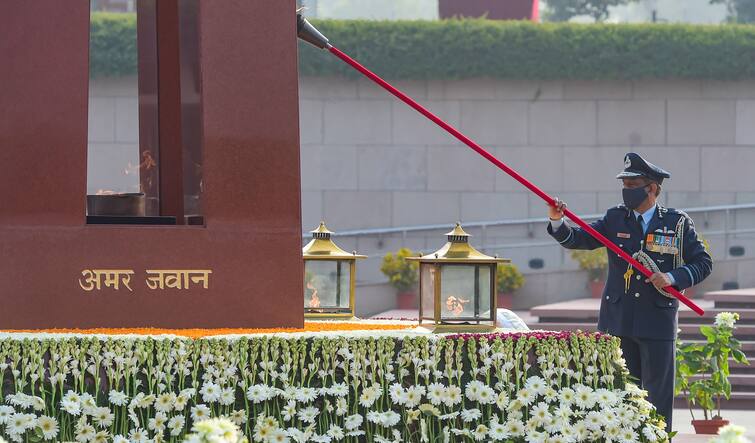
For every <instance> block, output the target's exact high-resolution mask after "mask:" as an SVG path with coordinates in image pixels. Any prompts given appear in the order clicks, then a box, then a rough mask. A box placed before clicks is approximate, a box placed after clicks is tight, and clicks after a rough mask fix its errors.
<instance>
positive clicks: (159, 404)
mask: <svg viewBox="0 0 755 443" xmlns="http://www.w3.org/2000/svg"><path fill="white" fill-rule="evenodd" d="M177 397H178V396H177V395H176V394H175V393H173V392H165V393H163V394H160V395H158V396H157V399H155V410H156V411H159V412H165V413H168V412H170V411H171V410H173V404H174V403H175V402H176V398H177Z"/></svg>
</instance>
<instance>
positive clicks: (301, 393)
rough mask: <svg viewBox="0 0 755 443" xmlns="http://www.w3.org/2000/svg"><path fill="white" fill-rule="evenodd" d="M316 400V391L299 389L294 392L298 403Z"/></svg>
mask: <svg viewBox="0 0 755 443" xmlns="http://www.w3.org/2000/svg"><path fill="white" fill-rule="evenodd" d="M316 398H317V390H316V389H314V388H299V389H297V390H296V401H298V402H299V403H312V402H313V401H315V399H316Z"/></svg>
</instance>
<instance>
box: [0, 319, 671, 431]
mask: <svg viewBox="0 0 755 443" xmlns="http://www.w3.org/2000/svg"><path fill="white" fill-rule="evenodd" d="M0 397H1V398H3V399H4V400H5V403H6V404H5V405H3V406H0V437H1V438H6V439H7V440H9V441H11V442H27V441H35V442H37V441H42V440H45V441H73V440H75V441H78V442H80V443H100V442H103V443H104V442H109V441H112V442H114V443H124V442H127V441H130V442H140V443H144V442H148V441H149V442H152V441H154V442H180V441H184V440H186V439H189V440H190V441H224V440H223V439H222V438H221V437H220V433H221V432H222V434H223V435H224V436H225V437H227V438H229V439H234V438H239V439H240V438H241V435H238V434H234V433H233V431H232V430H230V428H229V427H228V423H227V422H226V421H214V422H210V423H211V424H202V422H204V421H205V420H207V419H210V418H216V417H226V418H227V419H228V420H230V421H231V422H232V423H233V424H235V425H236V426H238V427H239V428H240V431H241V434H243V435H244V436H246V437H247V438H248V439H249V440H250V441H254V442H357V441H375V442H465V441H468V442H471V441H506V442H515V443H520V442H525V441H526V442H546V441H548V442H572V441H588V442H590V441H614V442H637V441H641V442H647V441H667V439H668V436H667V434H666V433H665V432H664V431H663V429H664V427H665V425H664V423H663V421H662V419H661V418H659V416H658V415H657V414H656V413H655V411H654V409H653V407H652V405H651V404H650V403H649V402H647V401H646V400H645V398H644V397H645V392H644V391H642V390H640V389H639V388H637V386H635V385H634V384H632V383H629V382H628V373H627V371H626V369H625V367H624V363H623V360H622V358H621V351H620V347H619V342H618V339H616V338H613V337H610V336H607V335H602V334H592V333H571V332H532V333H516V334H505V333H494V334H468V335H452V336H439V335H419V334H414V335H412V334H405V335H403V336H402V335H399V334H396V333H395V332H391V331H386V332H384V333H380V332H373V331H369V332H366V333H363V335H359V334H356V333H351V334H349V333H339V334H333V335H331V336H312V335H307V334H271V335H258V336H237V337H211V338H201V339H196V340H192V339H187V338H182V337H138V336H131V337H114V336H85V335H78V336H76V335H47V336H45V335H42V334H40V335H37V336H33V337H32V338H29V336H28V335H21V334H3V335H0ZM205 423H206V422H205Z"/></svg>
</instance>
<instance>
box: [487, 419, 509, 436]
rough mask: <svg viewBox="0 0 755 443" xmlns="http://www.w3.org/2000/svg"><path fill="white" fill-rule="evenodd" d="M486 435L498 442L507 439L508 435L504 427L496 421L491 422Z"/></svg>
mask: <svg viewBox="0 0 755 443" xmlns="http://www.w3.org/2000/svg"><path fill="white" fill-rule="evenodd" d="M488 435H489V436H490V438H492V439H493V440H495V441H500V440H503V439H505V438H507V437H508V435H509V433H508V430H507V429H506V426H504V425H502V424H501V423H498V421H497V420H496V421H491V422H490V427H489V430H488Z"/></svg>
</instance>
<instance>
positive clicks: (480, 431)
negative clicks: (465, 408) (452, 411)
mask: <svg viewBox="0 0 755 443" xmlns="http://www.w3.org/2000/svg"><path fill="white" fill-rule="evenodd" d="M488 430H489V429H488V427H487V426H485V425H483V424H479V425H477V427H476V428H475V430H474V431H472V437H474V439H475V440H477V441H483V440H484V439H485V437H487V436H488Z"/></svg>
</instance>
